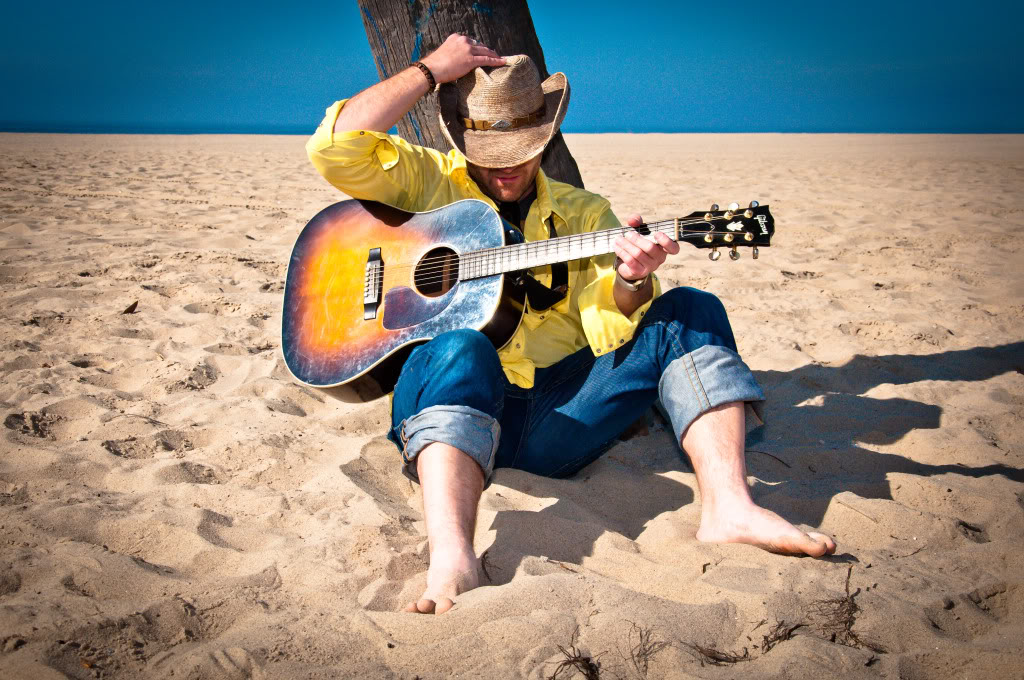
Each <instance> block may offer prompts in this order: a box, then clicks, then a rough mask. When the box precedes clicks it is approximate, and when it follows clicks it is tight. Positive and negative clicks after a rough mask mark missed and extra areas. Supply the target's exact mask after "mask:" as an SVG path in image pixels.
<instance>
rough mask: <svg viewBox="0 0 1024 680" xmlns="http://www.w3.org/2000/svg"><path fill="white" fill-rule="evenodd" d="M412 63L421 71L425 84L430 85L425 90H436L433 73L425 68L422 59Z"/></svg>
mask: <svg viewBox="0 0 1024 680" xmlns="http://www.w3.org/2000/svg"><path fill="white" fill-rule="evenodd" d="M412 65H413V66H415V67H416V68H418V69H419V70H420V71H422V72H423V75H424V76H426V78H427V84H428V85H430V89H429V90H427V91H428V92H433V91H434V90H436V89H437V81H436V80H434V74H433V73H431V72H430V69H429V68H427V65H426V64H424V63H423V62H422V61H414V62H412Z"/></svg>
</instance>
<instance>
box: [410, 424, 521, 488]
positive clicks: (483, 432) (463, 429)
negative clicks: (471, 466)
mask: <svg viewBox="0 0 1024 680" xmlns="http://www.w3.org/2000/svg"><path fill="white" fill-rule="evenodd" d="M398 435H399V437H401V440H402V459H403V460H405V465H404V466H403V472H404V473H405V475H406V477H409V478H410V479H412V480H413V481H414V482H417V483H419V481H420V480H419V476H418V475H417V474H416V456H418V455H419V454H420V451H422V450H423V449H424V448H426V447H427V445H429V444H433V443H434V442H439V443H441V444H448V445H449V446H454V447H455V448H457V449H458V450H459V451H462V452H463V453H465V454H466V455H468V456H469V457H470V458H472V459H473V460H475V461H476V462H477V464H479V465H480V469H481V470H483V472H484V484H485V485H487V484H489V483H490V481H491V475H492V474H493V472H494V456H495V452H497V450H498V440H499V437H500V435H501V426H500V425H499V424H498V421H497V420H495V419H494V418H493V417H492V416H489V415H487V414H486V413H484V412H483V411H478V410H476V409H475V408H470V407H469V406H430V407H427V408H425V409H423V410H422V411H420V412H419V413H417V414H416V415H414V416H411V417H409V418H406V419H405V420H403V421H402V424H401V425H400V426H399V428H398Z"/></svg>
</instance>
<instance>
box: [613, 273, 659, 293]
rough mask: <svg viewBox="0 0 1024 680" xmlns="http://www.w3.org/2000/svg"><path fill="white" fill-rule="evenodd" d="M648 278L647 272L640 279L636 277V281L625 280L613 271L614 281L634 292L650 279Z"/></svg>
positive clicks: (649, 276)
mask: <svg viewBox="0 0 1024 680" xmlns="http://www.w3.org/2000/svg"><path fill="white" fill-rule="evenodd" d="M650 279H651V275H650V274H648V275H647V276H645V277H644V278H642V279H637V280H636V281H627V280H626V279H624V278H622V274H620V273H618V272H615V282H616V283H618V284H619V285H621V286H622V287H623V288H625V289H626V290H628V291H630V292H631V293H635V292H637V291H638V290H640V289H641V288H643V287H644V286H646V285H647V282H648V281H650Z"/></svg>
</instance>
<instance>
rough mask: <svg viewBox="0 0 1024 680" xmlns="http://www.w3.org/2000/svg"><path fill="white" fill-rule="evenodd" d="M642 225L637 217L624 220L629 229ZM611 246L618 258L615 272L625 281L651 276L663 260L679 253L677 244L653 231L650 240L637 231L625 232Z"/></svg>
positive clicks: (633, 216) (663, 262) (641, 220)
mask: <svg viewBox="0 0 1024 680" xmlns="http://www.w3.org/2000/svg"><path fill="white" fill-rule="evenodd" d="M643 223H644V221H643V218H642V217H640V216H639V215H632V216H630V217H629V218H628V219H627V220H626V224H628V225H629V226H631V227H639V226H640V225H642V224H643ZM612 246H613V247H614V248H615V255H616V257H617V258H618V259H617V260H616V271H617V272H618V273H619V276H621V277H622V278H623V279H625V280H626V281H637V280H640V279H643V278H645V277H647V276H649V275H651V274H653V273H654V272H655V271H656V270H657V269H658V267H660V266H661V265H663V264H665V258H667V257H668V256H669V255H675V254H676V253H678V252H679V244H678V243H676V242H675V241H673V240H672V239H671V238H669V237H668V236H666V235H665V234H663V233H661V232H660V231H655V232H654V233H653V234H652V238H649V237H647V236H644V235H643V234H641V233H640V232H637V231H627V232H626V233H625V234H624V235H623V236H620V237H619V238H617V239H615V241H614V242H613V243H612Z"/></svg>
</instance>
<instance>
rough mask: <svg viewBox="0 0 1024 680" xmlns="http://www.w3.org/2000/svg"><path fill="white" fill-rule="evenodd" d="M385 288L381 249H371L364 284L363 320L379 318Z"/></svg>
mask: <svg viewBox="0 0 1024 680" xmlns="http://www.w3.org/2000/svg"><path fill="white" fill-rule="evenodd" d="M383 288H384V260H382V259H380V248H371V249H370V254H369V256H368V257H367V259H366V278H365V281H364V282H363V320H368V319H376V318H377V308H378V307H380V293H381V290H382V289H383Z"/></svg>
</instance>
